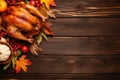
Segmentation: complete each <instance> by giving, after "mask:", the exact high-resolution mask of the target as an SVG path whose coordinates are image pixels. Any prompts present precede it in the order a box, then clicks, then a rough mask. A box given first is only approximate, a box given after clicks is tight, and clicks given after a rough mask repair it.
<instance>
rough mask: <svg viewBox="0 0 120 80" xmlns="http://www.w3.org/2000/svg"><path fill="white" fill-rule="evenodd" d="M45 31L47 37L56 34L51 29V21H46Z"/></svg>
mask: <svg viewBox="0 0 120 80" xmlns="http://www.w3.org/2000/svg"><path fill="white" fill-rule="evenodd" d="M43 31H44V33H45V34H46V35H53V34H54V32H53V30H52V28H51V23H50V22H49V21H46V22H45V23H44V27H43Z"/></svg>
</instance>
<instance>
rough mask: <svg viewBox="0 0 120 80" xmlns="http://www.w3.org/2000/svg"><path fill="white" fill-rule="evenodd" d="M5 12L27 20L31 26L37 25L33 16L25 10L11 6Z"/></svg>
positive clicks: (36, 20)
mask: <svg viewBox="0 0 120 80" xmlns="http://www.w3.org/2000/svg"><path fill="white" fill-rule="evenodd" d="M7 11H8V13H9V14H12V15H14V16H16V17H19V18H22V19H24V20H27V21H29V22H30V23H32V24H37V23H38V22H39V21H38V19H37V18H36V17H35V16H33V15H31V14H30V13H29V12H28V11H27V10H25V9H24V8H22V7H20V6H11V7H9V8H8V10H7Z"/></svg>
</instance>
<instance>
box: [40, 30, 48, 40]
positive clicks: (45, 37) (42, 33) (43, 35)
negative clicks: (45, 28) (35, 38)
mask: <svg viewBox="0 0 120 80" xmlns="http://www.w3.org/2000/svg"><path fill="white" fill-rule="evenodd" d="M41 36H42V37H43V38H44V39H45V40H48V39H47V36H46V34H45V33H44V32H41Z"/></svg>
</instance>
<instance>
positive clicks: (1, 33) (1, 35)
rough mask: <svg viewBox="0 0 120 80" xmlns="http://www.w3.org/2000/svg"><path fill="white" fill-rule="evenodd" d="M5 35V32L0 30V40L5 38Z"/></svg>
mask: <svg viewBox="0 0 120 80" xmlns="http://www.w3.org/2000/svg"><path fill="white" fill-rule="evenodd" d="M6 35H7V33H6V32H5V31H2V30H0V38H1V37H5V36H6Z"/></svg>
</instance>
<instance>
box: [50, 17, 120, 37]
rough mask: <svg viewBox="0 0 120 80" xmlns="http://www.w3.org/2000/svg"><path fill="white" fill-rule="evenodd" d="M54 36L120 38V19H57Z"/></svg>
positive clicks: (54, 23) (54, 22)
mask: <svg viewBox="0 0 120 80" xmlns="http://www.w3.org/2000/svg"><path fill="white" fill-rule="evenodd" d="M51 22H52V23H53V25H52V26H53V30H54V32H55V34H54V36H59V37H60V36H61V37H63V36H66V37H75V36H76V37H78V36H84V37H85V36H120V18H57V19H56V20H52V21H51Z"/></svg>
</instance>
